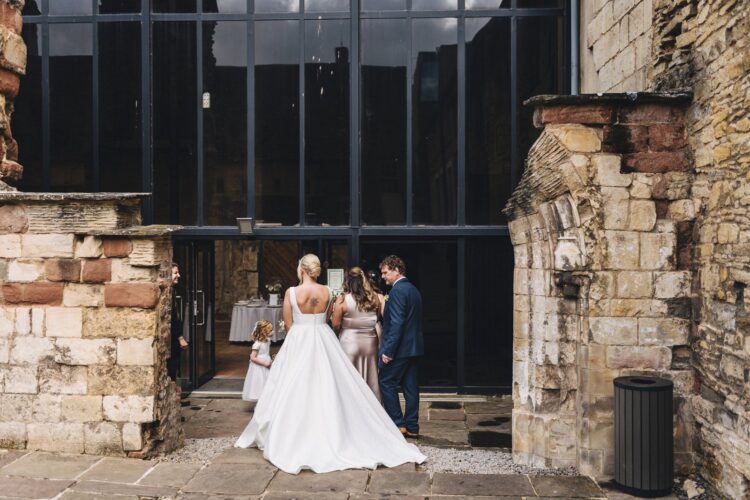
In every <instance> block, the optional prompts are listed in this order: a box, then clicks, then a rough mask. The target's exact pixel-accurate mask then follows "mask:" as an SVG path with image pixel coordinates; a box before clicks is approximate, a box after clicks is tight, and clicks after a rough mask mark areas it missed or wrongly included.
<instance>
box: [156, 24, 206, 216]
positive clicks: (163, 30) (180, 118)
mask: <svg viewBox="0 0 750 500" xmlns="http://www.w3.org/2000/svg"><path fill="white" fill-rule="evenodd" d="M152 40H153V45H152V50H153V56H152V60H153V73H152V78H153V80H152V106H153V138H154V139H153V154H154V214H155V220H156V222H158V223H176V224H185V225H195V224H196V222H197V220H196V216H197V211H196V204H197V176H198V167H197V159H196V147H197V144H198V137H197V115H196V113H197V109H196V108H197V94H198V90H197V88H196V77H195V72H196V70H195V65H196V43H195V23H192V22H156V23H154V24H153V29H152Z"/></svg>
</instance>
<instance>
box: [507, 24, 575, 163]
mask: <svg viewBox="0 0 750 500" xmlns="http://www.w3.org/2000/svg"><path fill="white" fill-rule="evenodd" d="M562 21H563V18H562V17H521V18H519V19H518V35H517V36H518V53H519V57H518V75H516V77H515V78H516V81H517V82H518V109H519V127H518V131H519V138H518V142H519V147H518V154H519V158H518V165H519V167H520V168H523V160H524V159H525V158H526V155H527V153H528V152H529V148H531V145H532V144H533V143H534V141H536V139H537V137H539V134H540V133H541V130H539V129H537V128H536V127H534V125H533V114H534V110H533V109H531V108H529V107H528V106H523V105H522V103H523V101H525V100H526V99H528V98H530V97H533V96H535V95H539V94H562V93H564V92H565V88H564V86H565V82H564V78H563V68H564V63H563V61H564V50H563V49H564V47H565V43H564V40H563V33H564V30H563V22H562ZM519 178H520V176H519Z"/></svg>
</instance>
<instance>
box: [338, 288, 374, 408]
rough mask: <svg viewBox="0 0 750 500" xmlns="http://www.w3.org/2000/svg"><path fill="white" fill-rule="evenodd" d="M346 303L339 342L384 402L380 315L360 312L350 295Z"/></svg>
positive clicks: (346, 298) (347, 296) (355, 366)
mask: <svg viewBox="0 0 750 500" xmlns="http://www.w3.org/2000/svg"><path fill="white" fill-rule="evenodd" d="M344 301H345V302H346V313H344V317H343V319H342V321H341V335H340V336H339V342H341V347H342V348H343V349H344V352H345V353H346V355H347V356H348V357H349V360H351V362H352V364H353V365H354V368H356V369H357V371H358V372H359V374H360V375H362V378H363V379H364V380H365V382H367V385H368V386H369V387H370V389H372V392H373V394H375V397H376V398H378V401H381V402H382V400H381V398H380V385H379V384H378V334H377V330H376V326H377V322H378V314H377V312H375V311H368V312H365V311H360V310H359V309H358V308H357V302H356V301H355V300H354V297H353V296H352V295H351V294H350V293H347V294H346V295H345V296H344Z"/></svg>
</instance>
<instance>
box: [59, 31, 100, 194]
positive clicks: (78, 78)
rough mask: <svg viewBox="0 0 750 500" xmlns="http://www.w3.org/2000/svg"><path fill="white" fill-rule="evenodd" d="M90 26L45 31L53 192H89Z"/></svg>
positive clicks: (91, 43) (90, 135) (91, 48)
mask: <svg viewBox="0 0 750 500" xmlns="http://www.w3.org/2000/svg"><path fill="white" fill-rule="evenodd" d="M92 35H93V27H92V25H91V24H52V25H50V27H49V50H50V59H49V92H50V139H51V143H50V149H51V150H50V160H51V170H52V172H51V177H52V179H51V180H52V189H53V190H54V191H88V190H90V189H91V185H90V179H91V160H92V151H91V138H92V133H91V122H92V120H91V100H92V97H91V96H92V94H91V92H92V58H93V36H92Z"/></svg>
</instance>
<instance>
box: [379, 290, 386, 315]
mask: <svg viewBox="0 0 750 500" xmlns="http://www.w3.org/2000/svg"><path fill="white" fill-rule="evenodd" d="M378 302H380V317H381V318H382V317H383V313H385V297H384V296H383V294H381V293H379V294H378Z"/></svg>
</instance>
